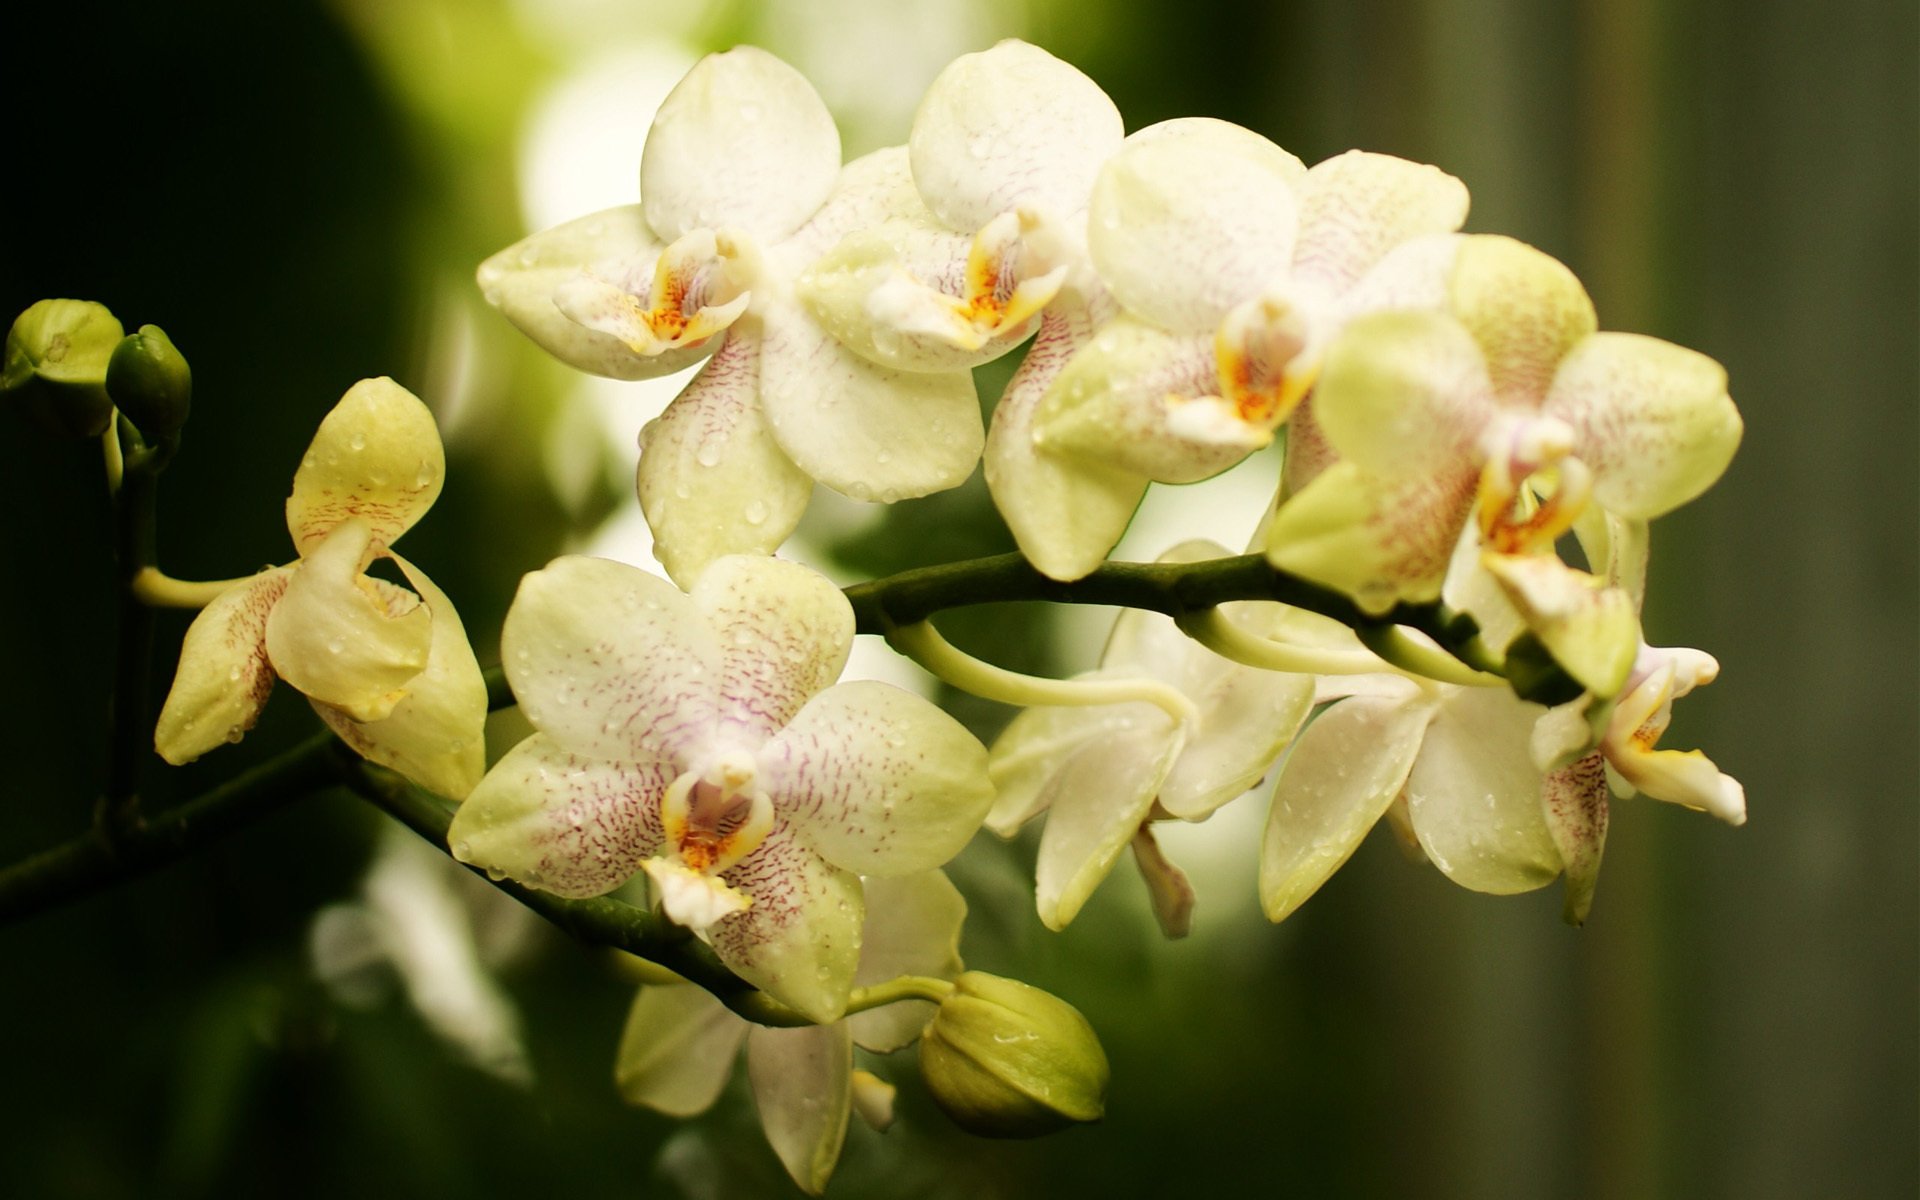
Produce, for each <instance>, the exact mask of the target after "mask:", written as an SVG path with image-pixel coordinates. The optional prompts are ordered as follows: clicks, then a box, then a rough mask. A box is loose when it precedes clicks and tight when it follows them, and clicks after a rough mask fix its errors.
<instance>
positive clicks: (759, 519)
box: [741, 500, 767, 525]
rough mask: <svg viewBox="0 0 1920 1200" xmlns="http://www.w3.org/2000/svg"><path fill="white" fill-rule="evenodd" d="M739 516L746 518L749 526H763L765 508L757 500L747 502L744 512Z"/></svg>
mask: <svg viewBox="0 0 1920 1200" xmlns="http://www.w3.org/2000/svg"><path fill="white" fill-rule="evenodd" d="M741 515H742V516H744V517H746V519H747V524H749V525H764V524H766V520H767V506H766V505H765V504H763V503H762V502H760V501H758V500H749V501H748V502H747V510H746V512H744V513H742V514H741Z"/></svg>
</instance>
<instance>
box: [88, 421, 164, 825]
mask: <svg viewBox="0 0 1920 1200" xmlns="http://www.w3.org/2000/svg"><path fill="white" fill-rule="evenodd" d="M107 435H108V437H110V438H113V439H114V440H115V442H116V444H117V445H118V446H119V447H120V449H121V458H120V462H119V466H120V472H119V475H120V478H119V486H118V487H117V489H115V490H114V492H113V515H114V559H115V566H116V567H117V568H118V571H119V577H120V579H121V582H122V588H121V591H120V612H119V620H118V623H117V625H116V631H117V633H116V636H117V639H118V642H117V646H116V649H115V652H114V676H113V692H112V694H111V696H110V698H109V700H108V705H107V722H108V724H107V790H106V793H105V794H104V795H103V796H101V798H100V803H99V805H98V806H97V807H96V809H95V810H94V825H95V827H96V829H97V830H98V831H99V832H100V834H101V836H103V837H105V838H108V839H111V838H114V837H117V836H120V835H121V834H122V833H123V832H126V831H129V830H130V829H131V828H132V827H133V826H135V825H137V824H138V822H139V817H140V767H141V765H142V764H143V763H144V762H145V761H146V758H147V755H148V754H149V753H151V745H152V730H153V722H152V721H151V719H150V717H151V714H150V713H149V712H148V704H147V692H148V690H149V688H150V687H151V686H152V678H153V623H154V613H153V610H152V609H151V608H149V607H148V606H147V605H145V604H143V603H141V602H140V600H139V599H138V598H137V597H136V596H135V594H134V586H133V582H134V580H135V579H136V578H137V577H138V576H139V574H140V572H141V571H142V570H143V569H144V568H146V567H149V566H152V565H153V561H154V554H155V550H154V548H155V533H154V529H155V524H154V498H155V493H156V492H157V491H158V488H159V481H160V473H161V472H162V471H164V470H166V467H167V463H168V462H169V461H170V460H171V459H172V458H173V452H174V449H175V446H176V443H175V442H174V441H173V440H172V439H163V440H161V441H160V442H159V443H157V444H155V445H152V446H149V445H147V444H146V443H145V442H144V441H143V440H142V439H141V437H140V434H139V432H138V431H137V430H135V429H134V427H133V425H132V423H131V422H129V421H127V420H126V418H124V417H118V416H116V418H115V421H114V426H113V427H112V428H110V429H108V431H107ZM114 465H115V464H114V460H113V458H112V456H109V457H108V460H107V472H108V480H109V484H110V485H111V483H112V481H113V473H114Z"/></svg>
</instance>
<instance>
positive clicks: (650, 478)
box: [638, 318, 813, 587]
mask: <svg viewBox="0 0 1920 1200" xmlns="http://www.w3.org/2000/svg"><path fill="white" fill-rule="evenodd" d="M744 324H746V325H749V326H750V325H752V324H753V321H752V319H751V318H748V320H747V321H746V322H744ZM759 387H760V338H759V337H758V335H757V334H756V333H754V332H752V331H751V330H748V329H742V328H740V327H735V328H734V329H732V330H730V331H729V332H728V334H727V340H726V343H725V344H724V345H723V346H721V348H720V349H719V350H718V351H717V352H716V353H715V354H714V356H713V357H712V358H711V359H709V360H708V361H707V365H706V366H704V367H702V368H701V369H700V373H699V374H698V375H695V376H694V377H693V382H692V383H689V384H688V385H687V387H686V390H684V391H682V392H681V393H680V395H679V396H677V397H675V398H674V401H673V403H672V404H669V405H668V406H667V410H666V411H665V412H663V413H661V414H660V416H659V418H658V419H657V420H654V421H652V422H651V423H649V424H648V425H647V427H646V429H645V431H644V432H643V433H642V434H641V437H640V469H639V482H638V486H639V492H640V509H641V511H642V512H643V513H645V514H646V518H647V524H648V526H650V527H651V528H652V530H653V538H654V553H655V555H656V556H657V557H658V558H659V559H660V565H661V566H663V567H665V568H666V571H667V574H668V575H670V576H671V577H672V578H673V580H674V581H675V582H676V583H679V584H680V585H681V586H683V587H691V586H692V585H693V582H694V581H695V580H697V579H698V578H700V573H701V572H702V571H704V570H706V568H707V565H708V564H709V563H711V562H713V560H715V559H717V558H720V557H721V556H723V555H727V554H771V553H773V551H774V550H776V549H778V548H779V546H780V543H782V542H784V541H786V540H787V535H788V534H790V533H792V532H793V530H794V527H795V526H796V525H798V524H799V523H800V517H801V514H803V513H805V512H806V510H807V501H808V499H809V498H811V497H812V495H813V480H811V479H809V478H808V477H807V476H806V474H805V472H803V471H801V470H800V468H799V467H796V466H795V465H794V464H793V460H792V459H790V458H788V457H787V456H786V453H785V452H784V451H782V450H781V449H780V446H779V444H778V443H777V442H776V441H774V438H773V434H772V432H771V431H770V430H768V428H767V422H766V417H765V415H764V414H763V413H762V412H761V409H760V402H759V397H758V391H759Z"/></svg>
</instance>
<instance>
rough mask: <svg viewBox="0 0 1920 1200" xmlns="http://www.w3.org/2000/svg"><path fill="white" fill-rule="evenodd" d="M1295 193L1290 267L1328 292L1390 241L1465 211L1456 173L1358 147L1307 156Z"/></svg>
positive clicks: (1440, 227) (1439, 229) (1362, 270)
mask: <svg viewBox="0 0 1920 1200" xmlns="http://www.w3.org/2000/svg"><path fill="white" fill-rule="evenodd" d="M1298 195H1299V199H1300V237H1299V241H1298V243H1297V244H1296V245H1295V247H1294V252H1293V269H1294V275H1295V277H1296V278H1300V279H1304V280H1310V281H1312V282H1313V283H1315V284H1318V285H1319V286H1320V287H1322V288H1323V289H1325V290H1326V291H1327V292H1329V293H1338V292H1342V291H1345V290H1346V289H1347V288H1350V287H1352V286H1353V285H1354V284H1355V283H1357V282H1359V280H1360V278H1361V277H1362V276H1363V275H1365V274H1366V273H1367V272H1368V271H1369V270H1371V269H1372V268H1373V267H1374V266H1375V265H1376V264H1378V263H1379V262H1380V260H1381V259H1383V258H1385V257H1386V255H1387V252H1388V251H1390V250H1392V249H1393V248H1394V247H1395V246H1398V245H1400V244H1402V243H1404V242H1408V241H1411V240H1412V239H1414V238H1416V237H1421V236H1427V235H1432V234H1440V233H1452V232H1453V231H1454V230H1456V229H1458V228H1460V226H1461V224H1462V223H1463V222H1465V221H1466V219H1467V188H1466V185H1465V184H1463V183H1461V182H1460V181H1459V180H1458V179H1455V178H1454V177H1453V176H1451V175H1449V174H1447V173H1446V172H1445V171H1442V170H1440V169H1439V168H1438V167H1430V166H1427V165H1426V164H1425V163H1416V162H1408V161H1407V160H1406V159H1404V158H1395V157H1393V156H1392V155H1390V154H1371V153H1368V152H1367V151H1364V150H1349V151H1347V152H1346V153H1345V154H1338V155H1335V156H1334V157H1332V158H1329V159H1327V160H1326V161H1325V162H1320V163H1316V164H1314V166H1313V167H1312V168H1311V169H1310V170H1308V171H1307V173H1306V175H1305V177H1304V178H1302V179H1301V180H1300V183H1299V188H1298Z"/></svg>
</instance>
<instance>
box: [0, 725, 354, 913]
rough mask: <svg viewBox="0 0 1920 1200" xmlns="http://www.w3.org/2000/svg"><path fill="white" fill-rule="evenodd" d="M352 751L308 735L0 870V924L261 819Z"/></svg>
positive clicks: (317, 786) (325, 780)
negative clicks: (199, 788) (111, 826)
mask: <svg viewBox="0 0 1920 1200" xmlns="http://www.w3.org/2000/svg"><path fill="white" fill-rule="evenodd" d="M348 753H349V752H348V751H347V749H346V747H344V746H342V745H341V744H340V743H339V742H338V741H336V740H335V739H334V737H333V735H332V734H330V733H321V734H316V735H315V736H313V737H311V738H308V739H307V740H306V741H304V742H302V743H300V744H299V745H298V746H296V747H294V748H293V749H291V750H288V751H286V752H285V753H283V754H280V755H278V756H276V757H274V758H273V759H270V760H269V761H267V762H265V763H262V764H260V765H259V766H257V767H254V768H253V769H251V770H248V771H243V772H241V773H240V774H239V775H236V776H235V777H233V778H232V779H230V780H228V781H227V782H225V783H223V784H221V785H220V786H218V787H216V788H213V789H212V790H210V791H206V792H202V793H201V794H200V795H198V796H195V797H194V798H193V799H191V800H189V801H187V802H186V803H184V804H181V805H179V806H177V807H175V808H171V809H168V810H167V811H166V812H163V813H158V814H155V815H153V816H151V817H148V818H146V819H144V820H142V819H140V818H139V816H138V814H135V815H134V819H133V820H132V822H130V823H129V824H127V825H124V826H122V827H120V828H119V829H118V830H116V831H115V832H114V833H113V834H112V835H111V836H109V835H108V834H107V832H106V831H105V830H103V829H100V828H98V827H96V828H95V829H93V830H92V831H90V832H88V833H85V834H83V835H81V836H80V837H77V838H75V839H74V840H72V841H70V842H67V843H66V844H64V845H60V846H55V847H54V848H53V849H51V850H46V851H43V852H41V853H39V854H36V855H34V856H33V857H32V858H29V859H25V860H23V861H21V862H18V863H15V864H14V865H13V866H11V867H8V868H6V869H5V870H4V871H0V923H5V922H8V921H15V920H19V919H21V918H23V917H29V916H32V915H33V914H35V913H38V912H43V911H45V910H46V909H49V908H53V907H55V906H57V905H60V904H63V903H65V902H67V901H69V900H74V899H78V898H79V897H81V896H88V895H92V894H93V893H95V892H101V891H105V890H106V889H107V888H109V887H112V886H113V885H115V884H117V883H121V882H123V881H125V880H128V879H133V878H135V877H137V876H140V875H144V874H146V873H147V872H148V871H151V870H153V869H154V868H156V867H159V866H162V865H164V864H166V863H169V862H172V861H173V860H175V859H177V858H184V857H186V856H187V855H189V854H192V853H193V852H194V851H196V850H199V849H201V848H202V847H204V846H208V845H210V844H212V843H213V842H215V841H217V840H218V839H220V838H221V837H224V836H225V835H227V834H228V833H231V832H233V831H234V830H236V829H238V828H240V827H241V826H242V825H245V824H246V823H247V822H249V821H252V820H253V819H255V818H256V817H259V816H262V815H264V814H266V813H269V812H272V811H273V810H274V809H276V808H279V807H281V806H283V805H286V804H289V803H291V802H292V801H294V800H296V799H298V798H300V797H302V796H306V795H310V794H312V793H314V792H316V791H321V790H324V789H326V788H329V787H332V786H334V785H335V784H337V783H338V782H339V780H340V770H341V765H342V762H343V756H345V755H347V754H348Z"/></svg>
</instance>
